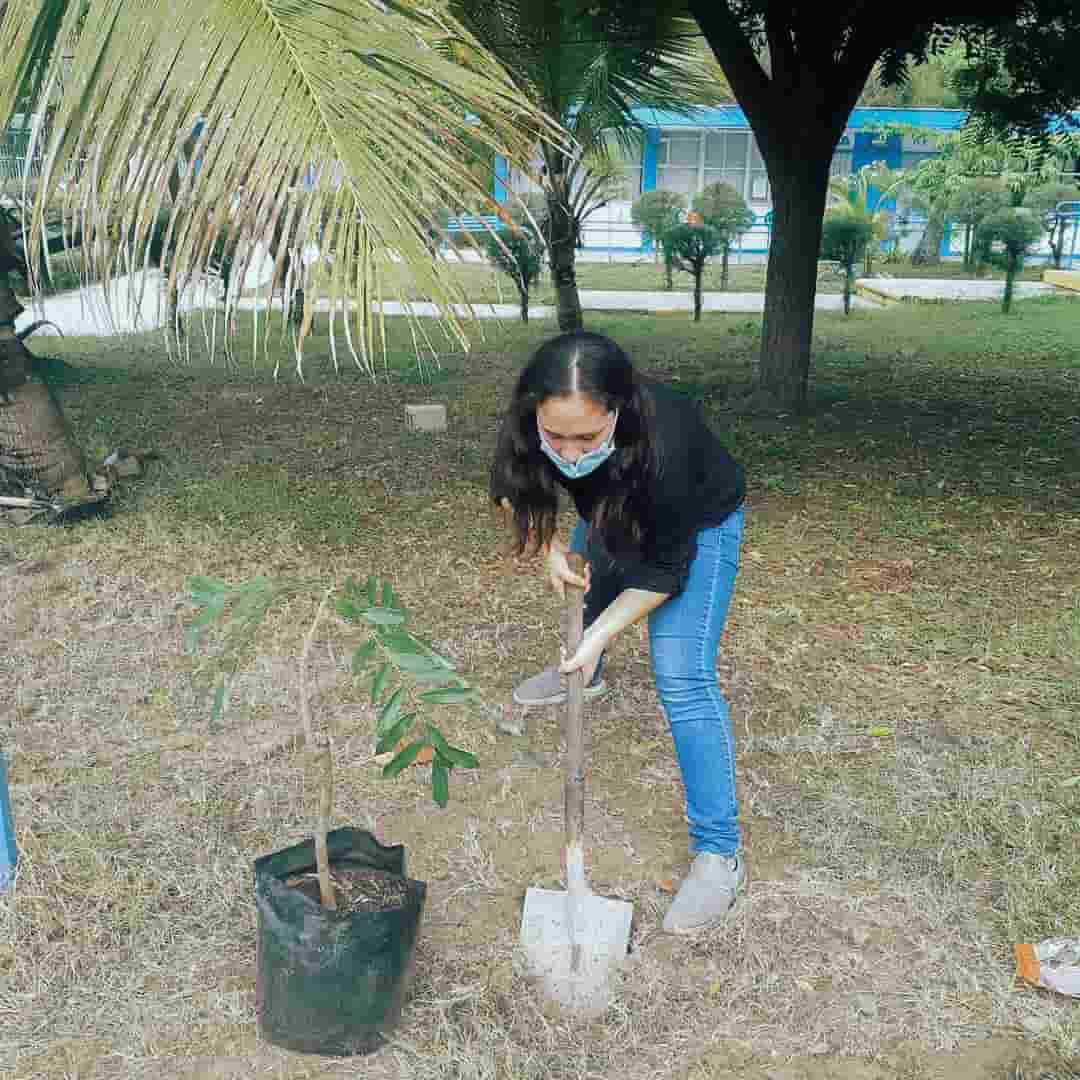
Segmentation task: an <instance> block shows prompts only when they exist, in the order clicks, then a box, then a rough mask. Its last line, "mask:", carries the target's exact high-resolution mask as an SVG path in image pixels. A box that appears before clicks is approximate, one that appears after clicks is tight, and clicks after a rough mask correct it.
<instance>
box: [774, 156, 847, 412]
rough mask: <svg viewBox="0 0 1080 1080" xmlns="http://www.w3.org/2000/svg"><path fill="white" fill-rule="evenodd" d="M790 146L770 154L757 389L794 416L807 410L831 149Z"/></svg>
mask: <svg viewBox="0 0 1080 1080" xmlns="http://www.w3.org/2000/svg"><path fill="white" fill-rule="evenodd" d="M789 145H790V150H791V151H792V153H791V154H790V155H785V156H784V157H781V156H780V154H778V153H773V154H772V155H770V156H771V158H772V160H771V161H770V162H769V180H770V182H771V184H772V190H773V230H772V244H771V246H770V248H769V269H768V276H767V277H766V279H765V322H764V325H763V327H762V331H761V361H760V365H759V368H758V388H759V390H760V391H761V392H762V394H763V395H764V396H766V397H767V398H769V399H770V400H772V401H773V402H775V404H776V405H777V406H778V407H779V408H782V409H789V410H790V409H794V410H796V411H799V410H801V409H802V408H803V407H804V406H805V404H806V388H807V383H808V381H809V376H810V344H811V338H812V336H813V332H814V297H815V296H816V294H817V264H818V256H819V254H820V251H821V227H822V221H823V219H824V216H825V197H826V192H827V189H828V185H829V156H830V155H831V153H832V147H831V146H830V147H829V148H828V151H827V152H822V153H818V154H815V153H814V148H812V147H809V146H807V145H806V144H805V143H800V142H799V141H798V140H793V141H792V142H791V143H790V144H789ZM819 149H820V148H819ZM804 154H805V157H804V156H803V155H804ZM766 160H767V161H768V158H767V159H766Z"/></svg>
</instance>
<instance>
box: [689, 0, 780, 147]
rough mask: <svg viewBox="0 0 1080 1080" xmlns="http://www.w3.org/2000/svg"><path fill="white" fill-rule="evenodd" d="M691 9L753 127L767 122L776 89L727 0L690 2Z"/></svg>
mask: <svg viewBox="0 0 1080 1080" xmlns="http://www.w3.org/2000/svg"><path fill="white" fill-rule="evenodd" d="M689 8H690V12H691V14H692V15H693V16H694V18H695V19H697V22H698V26H700V27H701V32H702V33H703V34H704V35H705V40H706V41H708V43H709V47H710V48H711V49H712V51H713V55H714V56H715V57H716V59H717V61H718V63H719V64H720V66H721V67H722V68H723V69H724V74H725V75H726V76H727V78H728V81H729V82H730V83H731V89H732V91H733V92H734V94H735V97H736V100H737V101H738V102H739V104H740V105H741V106H742V107H743V108H744V109H745V110H746V113H747V116H748V117H749V119H750V122H751V127H754V126H755V124H756V123H757V122H758V121H761V120H763V119H764V112H765V110H766V109H767V107H768V104H769V102H770V100H771V99H772V96H773V86H772V83H771V82H770V80H769V77H768V75H766V74H765V71H764V69H763V68H762V66H761V63H760V61H759V60H758V58H757V56H756V55H755V53H754V49H753V47H752V45H751V44H750V40H749V38H748V37H747V35H746V33H745V32H744V31H743V28H742V27H741V26H740V25H739V22H738V20H737V19H736V18H735V15H734V14H733V13H732V10H731V7H730V5H729V4H728V2H727V0H690V3H689Z"/></svg>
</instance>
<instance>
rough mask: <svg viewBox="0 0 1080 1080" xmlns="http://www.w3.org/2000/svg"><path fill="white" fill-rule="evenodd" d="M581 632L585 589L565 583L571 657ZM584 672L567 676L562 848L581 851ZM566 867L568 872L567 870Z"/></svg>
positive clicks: (573, 558) (571, 558) (576, 565)
mask: <svg viewBox="0 0 1080 1080" xmlns="http://www.w3.org/2000/svg"><path fill="white" fill-rule="evenodd" d="M567 562H569V564H570V569H571V570H572V571H573V572H574V573H575V574H577V575H579V576H583V575H584V573H585V560H584V559H583V558H582V557H581V556H580V555H577V554H573V553H572V554H570V555H568V556H567ZM584 632H585V590H584V589H581V588H579V587H578V586H576V585H570V584H567V586H566V655H567V656H568V657H570V656H573V655H574V653H576V652H577V650H578V647H579V646H580V645H581V638H582V636H583V634H584ZM584 700H585V673H584V672H583V671H582V670H581V669H580V668H579V669H578V670H577V671H574V672H571V674H570V675H568V676H567V698H566V848H567V852H570V851H572V850H575V849H576V850H577V851H578V852H580V850H581V838H582V833H583V832H584V827H585V725H584V719H583V712H584V710H583V708H582V706H583V704H584ZM579 858H580V856H579ZM569 872H570V871H569V867H568V873H569Z"/></svg>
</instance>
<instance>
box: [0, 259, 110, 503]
mask: <svg viewBox="0 0 1080 1080" xmlns="http://www.w3.org/2000/svg"><path fill="white" fill-rule="evenodd" d="M21 312H22V305H20V304H19V302H18V300H17V299H16V297H15V293H14V291H13V290H12V288H11V284H10V282H9V281H8V279H7V274H0V480H9V481H10V480H13V481H15V482H16V483H17V484H19V485H25V486H26V487H29V488H32V489H34V490H35V491H40V492H42V493H44V494H47V495H50V496H56V495H59V496H63V497H64V498H68V499H83V498H91V497H92V496H93V492H92V491H91V488H90V484H89V481H88V479H87V474H86V465H85V463H84V461H83V456H82V454H81V452H80V451H79V448H78V446H76V444H75V442H74V440H73V439H72V437H71V431H70V429H69V428H68V425H67V423H66V422H65V420H64V415H63V413H62V412H61V411H60V406H59V405H58V404H57V401H56V398H55V397H54V396H53V394H52V391H51V390H50V389H49V387H48V386H47V385H46V383H45V382H44V380H43V379H41V378H40V377H39V376H38V375H37V374H36V372H35V371H34V358H33V356H32V355H31V354H30V352H29V351H28V350H27V349H26V347H25V346H24V345H23V343H22V342H21V341H20V340H19V339H18V338H17V337H16V336H15V319H16V318H17V317H18V316H19V314H20V313H21Z"/></svg>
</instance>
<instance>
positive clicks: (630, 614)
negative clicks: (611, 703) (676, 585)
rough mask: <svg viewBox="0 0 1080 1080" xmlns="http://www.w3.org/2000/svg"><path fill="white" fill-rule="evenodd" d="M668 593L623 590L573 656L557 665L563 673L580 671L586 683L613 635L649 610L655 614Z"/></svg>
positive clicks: (589, 631) (595, 623)
mask: <svg viewBox="0 0 1080 1080" xmlns="http://www.w3.org/2000/svg"><path fill="white" fill-rule="evenodd" d="M670 596H671V594H670V593H660V592H650V591H649V590H647V589H624V590H623V591H622V592H621V593H619V595H618V596H616V597H615V599H614V600H612V602H611V603H610V604H608V606H607V607H606V608H604V610H603V611H602V612H601V613H600V614H599V615H598V616H597V618H596V620H595V621H594V622H593V624H592V625H591V626H590V627H589V629H588V630H586V631H585V636H584V637H583V638H582V639H581V647H580V648H579V649H578V650H577V652H576V653H574V655H573V656H571V657H569V658H568V659H567V660H564V661H563V663H562V664H560V665H559V670H560V671H562V672H563V673H564V674H569V673H570V672H571V671H577V670H578V669H579V668H581V669H582V670H583V671H584V673H585V681H586V683H588V682H589V681H590V680H591V679H592V677H593V672H595V670H596V665H597V663H598V662H599V660H600V654H601V653H602V652H603V651H604V650H605V649H606V648H607V647H608V645H609V644H610V643H611V641H612V640H613V639H614V638H615V636H616V635H617V634H619V633H620V632H621V631H623V630H625V629H626V628H627V627H628V626H633V624H634V623H636V622H640V621H641V620H642V619H644V618H645V616H646V615H648V614H649V613H650V612H651V611H655V610H656V609H657V608H658V607H659V606H660V605H661V604H662V603H664V601H665V600H668V599H669V598H670Z"/></svg>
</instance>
